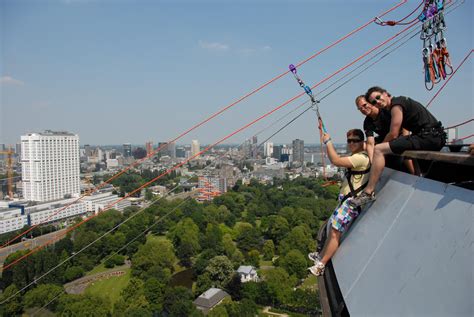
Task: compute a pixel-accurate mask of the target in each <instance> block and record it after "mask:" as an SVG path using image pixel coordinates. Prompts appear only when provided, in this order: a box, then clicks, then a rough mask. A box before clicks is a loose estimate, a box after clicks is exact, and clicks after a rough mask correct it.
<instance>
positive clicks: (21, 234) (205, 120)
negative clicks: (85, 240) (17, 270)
mask: <svg viewBox="0 0 474 317" xmlns="http://www.w3.org/2000/svg"><path fill="white" fill-rule="evenodd" d="M406 2H407V0H401V1H400V3H398V4H396V5H395V6H393V7H391V8H390V9H388V10H386V11H385V12H383V13H382V14H381V15H380V17H382V16H385V15H386V14H388V13H390V12H392V11H393V10H395V9H397V8H398V7H400V6H402V5H403V4H405V3H406ZM372 23H373V19H370V20H369V21H367V22H366V23H364V24H362V25H360V26H359V27H357V28H355V29H353V30H352V31H351V32H349V33H347V34H346V35H344V36H342V37H341V38H339V39H338V40H336V41H335V42H333V43H331V44H329V45H328V46H326V47H324V48H322V49H321V50H319V51H317V52H316V53H314V54H313V55H311V56H309V57H308V58H306V59H305V60H303V61H301V62H299V63H298V64H297V67H299V66H301V65H303V64H305V63H307V62H308V61H310V60H312V59H314V58H315V57H317V56H319V55H321V54H322V53H324V52H326V51H328V50H329V49H331V48H333V47H334V46H336V45H338V44H339V43H341V42H343V41H344V40H346V39H347V38H349V37H351V36H352V35H354V34H356V33H358V32H359V31H361V30H363V29H364V28H366V27H368V26H369V25H370V24H372ZM288 73H289V71H285V72H283V73H281V74H279V75H277V76H275V77H274V78H272V79H271V80H269V81H267V82H266V83H264V84H262V85H260V86H259V87H258V88H256V89H254V90H252V91H251V92H249V93H247V94H245V95H243V96H242V97H240V98H239V99H237V100H236V101H234V102H232V103H230V104H229V105H227V106H225V107H224V108H222V109H220V110H219V111H217V112H215V113H214V114H212V115H211V116H209V117H207V118H206V119H204V120H202V121H200V122H199V123H197V124H196V125H194V126H192V127H191V128H189V129H187V130H185V131H184V132H182V133H181V134H179V135H178V136H177V137H175V138H174V139H172V140H170V141H169V142H167V143H164V144H162V145H161V146H159V147H158V148H157V149H156V150H154V151H152V152H151V153H149V154H148V155H147V156H146V157H144V158H142V159H139V160H136V161H135V162H133V163H132V164H130V165H129V166H128V167H126V168H124V169H122V170H121V171H120V172H118V173H117V174H115V175H113V176H112V177H110V178H109V179H107V180H106V181H104V182H102V183H101V184H99V185H97V186H96V187H95V188H93V189H92V190H91V191H90V192H89V193H88V194H84V195H81V196H80V197H78V198H77V199H75V200H73V201H72V202H70V203H68V204H66V205H65V206H63V207H62V208H60V209H58V210H57V211H55V212H54V213H52V214H51V215H50V216H48V217H47V218H46V219H45V220H44V221H43V222H41V223H38V224H36V225H34V226H31V227H30V228H28V229H27V230H25V231H23V232H22V233H20V234H18V235H17V236H15V237H14V238H12V239H9V240H8V241H7V242H6V243H4V244H3V245H2V247H1V248H4V247H6V246H8V245H10V244H11V243H12V242H14V241H16V240H18V239H20V238H21V237H22V236H25V235H26V234H27V233H29V232H30V231H31V230H33V229H34V228H36V227H38V226H39V225H41V224H44V223H47V222H48V221H50V220H51V219H52V218H53V217H54V216H55V215H57V214H59V213H60V212H62V211H64V210H65V209H67V208H68V207H70V206H71V205H73V204H75V203H76V202H78V201H79V200H81V199H83V198H84V197H86V196H89V195H91V194H93V193H95V192H97V191H98V190H99V189H101V188H103V187H104V186H105V185H107V184H109V183H110V182H111V181H113V180H114V179H116V178H117V177H119V176H120V175H122V174H124V173H125V172H127V171H129V170H130V169H132V168H134V167H135V166H137V165H139V164H141V163H143V162H144V161H145V160H147V159H150V158H151V157H153V156H154V155H155V154H157V153H159V152H160V151H161V150H162V149H164V148H165V147H167V146H168V144H170V143H173V142H176V141H177V140H179V139H181V138H182V137H184V136H186V135H187V134H189V133H190V132H191V131H194V130H195V129H197V128H198V127H200V126H202V125H204V124H206V123H207V122H209V121H210V120H212V119H214V118H215V117H217V116H219V115H220V114H222V113H223V112H225V111H227V110H228V109H230V108H232V107H234V106H235V105H237V104H239V103H240V102H242V101H243V100H245V99H247V98H249V97H250V96H252V95H254V94H256V93H257V92H259V91H260V90H262V89H263V88H265V87H267V86H268V85H270V84H272V83H273V82H275V81H277V80H278V79H280V78H282V77H283V76H285V75H287V74H288ZM1 248H0V249H1Z"/></svg>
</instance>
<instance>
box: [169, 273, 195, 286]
mask: <svg viewBox="0 0 474 317" xmlns="http://www.w3.org/2000/svg"><path fill="white" fill-rule="evenodd" d="M193 275H194V272H193V269H187V270H184V271H181V272H178V273H176V274H174V275H173V276H172V277H171V281H170V285H171V286H184V287H186V288H189V289H191V288H192V286H193Z"/></svg>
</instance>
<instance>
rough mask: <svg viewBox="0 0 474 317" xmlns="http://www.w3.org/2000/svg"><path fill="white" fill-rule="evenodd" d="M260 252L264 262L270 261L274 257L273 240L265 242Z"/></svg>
mask: <svg viewBox="0 0 474 317" xmlns="http://www.w3.org/2000/svg"><path fill="white" fill-rule="evenodd" d="M262 251H263V259H264V260H267V261H270V260H272V259H273V256H274V255H275V244H274V243H273V240H265V242H264V243H263V250H262Z"/></svg>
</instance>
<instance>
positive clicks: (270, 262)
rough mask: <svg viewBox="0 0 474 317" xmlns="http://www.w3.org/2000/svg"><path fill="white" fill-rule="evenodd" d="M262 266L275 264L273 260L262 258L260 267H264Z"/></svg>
mask: <svg viewBox="0 0 474 317" xmlns="http://www.w3.org/2000/svg"><path fill="white" fill-rule="evenodd" d="M262 266H273V262H272V261H264V260H260V267H262Z"/></svg>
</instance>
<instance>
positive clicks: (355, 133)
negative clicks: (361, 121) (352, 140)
mask: <svg viewBox="0 0 474 317" xmlns="http://www.w3.org/2000/svg"><path fill="white" fill-rule="evenodd" d="M350 136H355V137H358V138H359V139H360V140H361V141H364V132H363V131H362V130H361V129H351V130H349V131H347V137H350Z"/></svg>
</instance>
